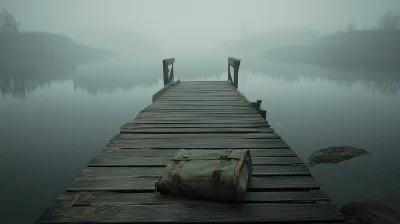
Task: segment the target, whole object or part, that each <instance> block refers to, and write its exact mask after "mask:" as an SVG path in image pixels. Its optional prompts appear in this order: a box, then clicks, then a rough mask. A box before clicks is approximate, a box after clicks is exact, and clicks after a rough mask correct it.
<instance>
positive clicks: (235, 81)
mask: <svg viewBox="0 0 400 224" xmlns="http://www.w3.org/2000/svg"><path fill="white" fill-rule="evenodd" d="M231 66H232V67H233V72H234V77H233V78H232V75H231ZM239 67H240V59H236V58H232V57H229V58H228V81H230V82H231V83H232V84H233V86H234V87H235V88H236V89H237V88H238V81H239V80H238V74H239Z"/></svg>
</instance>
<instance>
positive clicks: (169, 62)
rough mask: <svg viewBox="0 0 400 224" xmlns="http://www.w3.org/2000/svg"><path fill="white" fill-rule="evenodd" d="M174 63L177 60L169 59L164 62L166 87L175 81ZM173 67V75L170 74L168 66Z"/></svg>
mask: <svg viewBox="0 0 400 224" xmlns="http://www.w3.org/2000/svg"><path fill="white" fill-rule="evenodd" d="M174 62H175V58H169V59H164V60H163V63H162V64H163V78H164V86H166V85H167V84H168V83H170V82H171V81H174ZM169 65H172V68H171V73H169V72H168V66H169Z"/></svg>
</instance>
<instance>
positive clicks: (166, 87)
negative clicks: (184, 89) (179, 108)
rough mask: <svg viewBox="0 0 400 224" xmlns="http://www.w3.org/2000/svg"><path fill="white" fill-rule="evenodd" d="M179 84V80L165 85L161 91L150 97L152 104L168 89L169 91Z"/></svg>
mask: <svg viewBox="0 0 400 224" xmlns="http://www.w3.org/2000/svg"><path fill="white" fill-rule="evenodd" d="M179 82H180V80H179V79H178V80H177V81H176V82H170V83H168V84H167V85H165V86H164V87H163V88H162V89H160V90H159V91H158V92H156V93H155V94H154V95H153V97H152V100H153V102H154V101H156V100H157V99H158V98H160V97H161V96H162V95H163V94H164V93H165V92H166V91H167V90H168V89H170V88H171V87H172V86H175V85H177V84H178V83H179Z"/></svg>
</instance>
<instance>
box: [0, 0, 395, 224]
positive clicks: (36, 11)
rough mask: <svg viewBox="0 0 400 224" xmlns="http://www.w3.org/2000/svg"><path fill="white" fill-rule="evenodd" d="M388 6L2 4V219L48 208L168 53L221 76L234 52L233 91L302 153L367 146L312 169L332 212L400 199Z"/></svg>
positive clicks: (188, 67) (317, 2)
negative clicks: (236, 73) (235, 77)
mask: <svg viewBox="0 0 400 224" xmlns="http://www.w3.org/2000/svg"><path fill="white" fill-rule="evenodd" d="M3 8H4V9H5V10H4V11H3V10H1V9H3ZM396 9H397V10H400V1H399V0H242V1H238V0H203V1H195V0H142V1H135V0H107V1H106V0H35V1H33V0H0V10H1V11H0V164H1V167H2V168H1V169H0V179H1V180H2V181H3V182H4V183H5V184H3V182H2V184H0V198H1V199H2V200H0V211H2V212H3V213H2V214H0V223H33V222H34V221H35V220H37V218H38V217H39V216H40V215H41V214H42V213H43V212H44V211H45V209H46V208H47V207H51V206H54V205H56V200H55V199H56V198H57V197H59V196H60V195H62V194H63V193H64V192H65V189H66V188H67V187H68V186H70V185H71V183H72V182H73V180H74V179H75V177H77V175H80V173H81V170H82V168H83V167H85V166H86V165H87V164H88V163H89V161H91V159H92V158H93V157H94V156H95V155H98V153H100V151H101V150H102V149H104V147H105V145H107V144H108V143H109V142H110V139H111V138H112V136H115V135H116V134H118V133H119V132H120V127H121V125H123V124H125V123H127V122H131V121H133V120H134V119H135V117H136V115H137V114H138V113H139V112H140V111H142V110H143V108H146V107H147V106H149V105H150V104H151V103H152V95H153V94H154V93H156V92H157V91H159V90H160V89H161V88H162V87H163V86H164V82H163V68H162V64H161V62H162V60H163V59H166V58H170V57H174V58H175V59H176V60H175V63H174V77H175V80H177V79H180V80H181V81H182V83H183V82H185V81H187V80H192V81H193V80H196V81H199V80H201V81H204V80H212V81H216V80H218V81H226V80H227V77H228V72H227V57H236V58H239V59H241V63H240V69H239V85H238V86H239V87H238V89H239V91H240V92H241V93H243V94H244V95H245V96H246V97H247V99H249V101H251V102H254V101H256V100H262V107H263V108H265V109H266V110H267V120H268V123H269V124H270V125H271V127H272V128H273V129H274V130H276V132H277V133H278V134H279V135H280V136H281V137H282V139H284V140H285V142H287V143H288V145H290V148H291V149H293V151H294V152H295V153H296V154H297V155H298V156H299V157H300V158H301V159H302V160H303V161H307V160H308V158H309V156H310V155H311V154H312V152H313V151H315V150H318V149H322V148H327V147H331V146H337V145H339V146H342V145H349V146H353V147H357V148H362V149H365V150H366V151H368V152H371V153H372V155H373V156H370V157H357V158H354V159H351V160H348V161H344V162H341V163H338V164H327V165H321V166H319V165H318V166H316V167H313V168H310V169H311V173H312V175H313V176H314V177H315V178H316V180H317V182H318V184H320V186H321V189H322V190H323V191H324V192H326V193H327V195H328V196H329V197H330V198H331V200H332V203H333V204H334V205H335V206H336V207H337V208H340V207H341V206H342V205H343V204H345V203H347V202H349V201H360V200H361V201H362V200H365V199H366V198H368V199H372V200H374V201H378V202H382V203H385V204H395V205H398V206H400V194H399V193H398V189H400V179H399V178H396V177H398V176H399V170H400V164H399V163H398V159H397V158H400V151H399V150H398V149H399V148H400V141H399V140H398V139H399V138H398V133H400V117H399V115H398V111H400V76H399V74H400V73H399V71H400V11H395V10H396ZM388 10H389V11H388ZM390 10H393V11H390ZM388 12H389V13H388ZM18 22H20V24H19V26H18ZM202 84H203V83H202ZM187 142H189V141H187ZM110 178H113V177H110ZM121 183H122V182H121ZM126 184H127V186H128V183H126ZM129 184H130V183H129ZM285 203H286V202H285ZM22 214H23V215H22Z"/></svg>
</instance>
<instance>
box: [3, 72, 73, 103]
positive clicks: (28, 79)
mask: <svg viewBox="0 0 400 224" xmlns="http://www.w3.org/2000/svg"><path fill="white" fill-rule="evenodd" d="M73 70H74V68H73V67H72V68H70V69H68V70H58V71H42V72H40V73H32V72H30V73H14V74H2V75H0V93H1V95H2V96H9V95H11V96H13V97H15V98H19V99H25V98H26V97H27V96H28V95H29V94H31V93H33V92H34V91H36V90H37V89H39V88H43V87H46V86H47V87H48V86H50V85H51V83H52V82H61V81H65V80H67V79H68V78H69V77H68V76H69V74H70V73H71V72H72V71H73Z"/></svg>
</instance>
